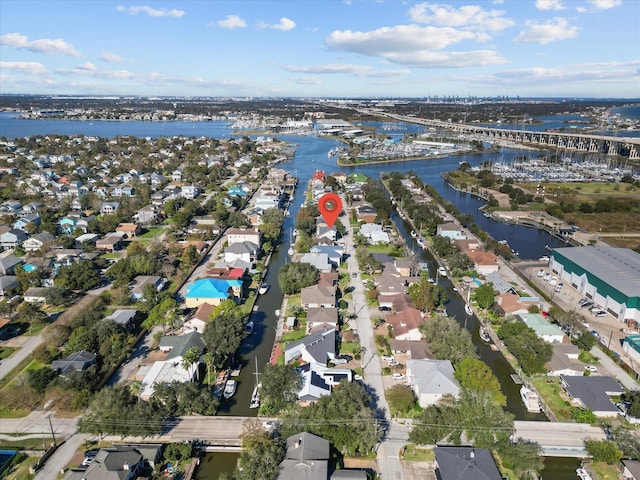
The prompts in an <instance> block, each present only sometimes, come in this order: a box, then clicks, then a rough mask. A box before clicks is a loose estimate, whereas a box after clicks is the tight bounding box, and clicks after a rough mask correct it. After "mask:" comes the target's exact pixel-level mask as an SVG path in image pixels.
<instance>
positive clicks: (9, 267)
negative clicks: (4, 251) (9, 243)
mask: <svg viewBox="0 0 640 480" xmlns="http://www.w3.org/2000/svg"><path fill="white" fill-rule="evenodd" d="M23 263H24V259H23V258H20V257H16V256H15V255H13V254H10V255H4V256H2V257H0V275H13V274H14V273H15V271H16V267H17V266H18V265H22V264H23Z"/></svg>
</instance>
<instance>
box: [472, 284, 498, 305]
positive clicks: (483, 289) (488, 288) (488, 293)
mask: <svg viewBox="0 0 640 480" xmlns="http://www.w3.org/2000/svg"><path fill="white" fill-rule="evenodd" d="M495 296H496V292H495V290H494V289H493V286H492V285H491V284H490V283H483V284H482V285H480V286H479V287H478V288H476V292H475V298H476V302H478V305H479V306H480V308H483V309H485V310H486V309H488V308H491V306H492V305H493V302H494V300H495Z"/></svg>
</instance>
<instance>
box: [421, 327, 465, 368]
mask: <svg viewBox="0 0 640 480" xmlns="http://www.w3.org/2000/svg"><path fill="white" fill-rule="evenodd" d="M420 331H421V332H422V333H423V334H424V336H425V338H426V339H427V341H428V342H430V349H431V352H432V353H433V355H434V356H435V357H436V358H440V359H443V360H449V361H451V363H453V365H454V366H457V364H458V362H460V361H462V360H463V359H464V358H467V357H471V358H477V353H476V347H475V346H474V345H473V341H472V340H471V334H470V333H469V332H468V331H467V330H465V329H463V328H462V327H461V326H460V325H458V323H457V322H456V321H455V320H453V319H452V318H449V317H436V318H433V319H431V321H429V322H428V323H426V324H424V325H421V326H420Z"/></svg>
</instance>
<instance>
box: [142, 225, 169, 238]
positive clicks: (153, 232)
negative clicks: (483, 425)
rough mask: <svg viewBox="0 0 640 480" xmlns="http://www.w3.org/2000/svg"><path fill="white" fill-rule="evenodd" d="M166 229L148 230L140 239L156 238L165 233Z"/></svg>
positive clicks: (154, 228)
mask: <svg viewBox="0 0 640 480" xmlns="http://www.w3.org/2000/svg"><path fill="white" fill-rule="evenodd" d="M164 229H165V227H153V228H150V229H148V230H147V231H146V232H145V233H143V234H142V235H140V238H154V237H157V236H158V235H160V234H161V233H162V232H163V231H164Z"/></svg>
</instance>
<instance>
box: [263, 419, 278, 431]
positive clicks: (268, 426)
mask: <svg viewBox="0 0 640 480" xmlns="http://www.w3.org/2000/svg"><path fill="white" fill-rule="evenodd" d="M277 426H278V422H274V421H273V420H268V421H266V422H262V428H264V429H265V430H273V429H274V428H276V427H277Z"/></svg>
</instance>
